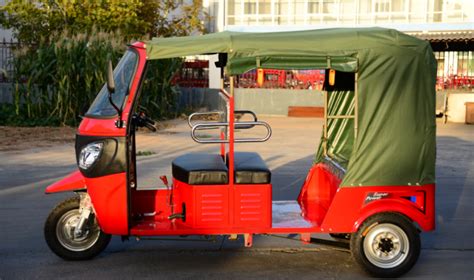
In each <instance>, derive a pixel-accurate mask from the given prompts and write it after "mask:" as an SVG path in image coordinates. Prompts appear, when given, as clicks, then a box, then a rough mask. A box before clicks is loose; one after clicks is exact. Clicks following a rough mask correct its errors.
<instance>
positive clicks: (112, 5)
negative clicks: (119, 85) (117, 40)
mask: <svg viewBox="0 0 474 280" xmlns="http://www.w3.org/2000/svg"><path fill="white" fill-rule="evenodd" d="M0 13H1V14H0V24H1V25H2V26H4V27H6V28H12V29H13V31H14V36H15V37H16V38H17V39H18V40H19V41H21V42H23V43H27V44H37V43H39V42H40V41H41V40H52V39H54V38H55V36H57V35H58V34H60V33H62V32H63V31H64V30H67V31H68V32H70V33H71V34H77V33H90V32H91V31H92V30H93V29H94V28H95V29H97V30H100V31H103V32H110V31H114V32H115V31H117V30H120V32H121V34H122V35H123V36H124V40H126V41H128V40H131V39H141V38H144V37H153V36H160V37H168V36H183V35H188V34H189V33H191V32H193V31H198V32H203V31H204V27H203V24H202V19H203V18H205V17H206V14H204V13H203V12H202V0H197V1H193V2H192V4H188V5H187V4H179V3H177V1H173V0H165V1H156V0H143V1H139V0H127V1H121V0H80V1H78V0H32V1H25V0H12V1H9V2H8V3H7V4H6V5H5V6H4V7H2V8H0Z"/></svg>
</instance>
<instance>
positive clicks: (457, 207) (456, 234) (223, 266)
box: [0, 117, 474, 280]
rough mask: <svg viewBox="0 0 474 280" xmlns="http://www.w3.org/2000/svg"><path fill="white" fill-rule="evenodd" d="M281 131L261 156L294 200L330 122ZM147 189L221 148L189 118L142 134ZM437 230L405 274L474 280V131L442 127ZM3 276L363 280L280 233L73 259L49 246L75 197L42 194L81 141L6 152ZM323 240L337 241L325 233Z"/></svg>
mask: <svg viewBox="0 0 474 280" xmlns="http://www.w3.org/2000/svg"><path fill="white" fill-rule="evenodd" d="M267 121H268V122H269V123H270V124H271V125H272V127H273V129H274V134H273V137H272V139H271V140H270V141H269V142H267V143H265V144H259V145H258V146H256V145H255V146H252V145H245V144H241V145H239V147H237V149H238V150H255V149H256V150H257V151H258V152H259V153H260V154H261V155H262V156H263V157H264V158H265V160H266V161H267V163H268V164H269V166H270V167H271V169H272V175H273V178H272V181H273V182H274V194H273V195H274V198H275V199H277V200H282V199H294V198H295V197H296V196H297V194H298V191H299V187H300V186H301V183H302V181H303V180H304V177H305V175H306V172H307V170H308V168H309V167H310V166H311V162H312V159H313V155H314V151H315V149H316V146H317V143H318V142H319V139H320V131H321V128H320V127H321V121H320V120H316V119H294V118H283V117H282V118H277V117H271V118H270V117H269V118H267ZM138 139H139V147H138V150H142V151H153V152H155V154H154V155H151V156H146V157H139V168H140V176H141V177H140V179H141V180H140V182H139V183H140V184H141V187H143V188H147V187H154V186H156V185H157V184H159V182H158V180H157V178H158V177H159V175H161V174H169V164H170V161H171V159H172V158H174V157H175V156H176V155H179V154H181V153H183V152H185V151H201V150H208V151H210V150H215V149H217V148H216V147H213V146H207V145H198V144H195V143H194V142H192V140H191V139H190V138H189V134H188V128H187V127H186V125H185V124H184V123H182V122H176V123H174V125H173V126H172V127H170V128H168V129H166V130H164V131H160V132H159V133H157V134H141V135H140V136H139V138H138ZM437 156H438V161H437V193H436V203H437V226H438V228H437V230H436V231H435V232H433V233H425V234H423V235H422V244H423V246H422V247H423V250H422V254H421V256H420V259H419V261H418V264H417V265H416V266H415V267H414V269H413V270H412V271H410V272H409V273H408V274H407V275H406V278H423V279H432V278H438V279H445V278H448V277H450V278H453V279H473V278H474V250H473V249H474V242H473V241H472V232H474V217H473V214H474V209H473V208H474V206H473V205H474V203H472V201H474V191H473V188H474V126H466V125H457V124H448V125H443V124H439V125H438V155H437ZM0 159H1V160H0V240H1V241H2V242H1V245H0V279H2V280H3V279H30V278H38V279H47V278H48V279H49V278H59V277H61V278H71V279H84V278H88V277H91V278H116V279H124V278H138V277H140V278H158V277H159V278H160V279H161V278H163V279H182V278H206V279H208V278H209V279H222V278H230V279H234V278H272V279H273V278H276V279H285V278H292V279H298V278H302V279H327V278H337V279H353V278H364V277H366V275H365V274H364V273H363V272H361V271H360V269H359V268H358V267H357V265H356V264H355V263H354V262H353V260H352V259H351V256H350V254H349V252H348V251H347V250H346V249H344V248H332V247H326V246H323V245H303V246H301V244H300V243H299V242H297V241H292V240H288V239H284V238H281V237H269V236H263V237H258V238H256V239H255V240H254V247H253V248H251V249H243V248H242V240H239V241H228V240H225V239H222V238H218V239H216V240H199V237H190V238H189V239H193V240H197V241H179V242H178V241H174V240H155V241H140V242H136V241H134V240H131V241H129V242H125V243H122V242H121V241H120V239H119V238H114V239H113V240H112V243H111V244H110V245H109V247H108V248H107V249H106V251H105V252H104V253H103V254H101V255H100V256H99V257H97V258H96V259H94V260H92V261H84V262H66V261H63V260H61V259H59V258H58V257H56V256H55V255H53V254H52V253H51V252H50V251H49V250H48V248H47V246H46V244H45V242H44V241H43V233H42V227H43V223H44V221H45V219H46V217H47V215H48V213H49V211H50V210H51V208H52V207H53V206H54V205H55V204H56V203H58V202H59V201H61V200H62V199H64V198H65V197H67V196H69V194H59V195H49V196H46V195H44V194H43V190H44V188H45V186H47V185H48V184H49V183H51V182H54V181H55V180H57V179H58V178H60V177H62V176H64V175H66V174H67V173H68V172H70V171H71V170H74V168H75V163H74V162H75V159H74V148H73V145H72V144H68V145H60V146H57V147H54V148H47V149H46V148H43V149H28V150H25V151H16V152H14V151H12V152H1V153H0ZM318 237H321V238H328V236H325V235H321V236H318Z"/></svg>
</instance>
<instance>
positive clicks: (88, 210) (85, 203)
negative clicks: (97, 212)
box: [74, 192, 94, 238]
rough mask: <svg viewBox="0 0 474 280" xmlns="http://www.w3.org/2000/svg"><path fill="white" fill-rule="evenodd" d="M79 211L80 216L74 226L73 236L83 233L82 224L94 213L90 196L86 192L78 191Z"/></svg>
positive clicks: (76, 236)
mask: <svg viewBox="0 0 474 280" xmlns="http://www.w3.org/2000/svg"><path fill="white" fill-rule="evenodd" d="M79 197H80V202H79V213H80V214H81V217H80V218H79V221H78V222H77V225H76V227H75V228H74V237H75V238H78V237H80V236H82V235H83V234H84V226H85V225H86V223H87V221H88V220H89V218H90V215H91V214H92V213H94V207H93V205H92V201H91V197H90V196H89V194H88V193H87V192H80V193H79Z"/></svg>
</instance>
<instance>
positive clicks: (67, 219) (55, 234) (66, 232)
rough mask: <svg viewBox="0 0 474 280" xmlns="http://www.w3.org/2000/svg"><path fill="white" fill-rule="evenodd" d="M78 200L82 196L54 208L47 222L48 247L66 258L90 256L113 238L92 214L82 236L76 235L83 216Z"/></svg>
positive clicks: (85, 257) (81, 258) (99, 250)
mask: <svg viewBox="0 0 474 280" xmlns="http://www.w3.org/2000/svg"><path fill="white" fill-rule="evenodd" d="M79 202H80V201H79V197H72V198H69V199H66V200H65V201H63V202H61V203H60V204H59V205H57V206H56V207H55V208H54V209H53V211H51V213H50V214H49V216H48V219H47V220H46V223H45V225H44V237H45V239H46V243H47V244H48V246H49V248H50V249H51V250H52V251H53V252H54V253H55V254H56V255H58V256H59V257H61V258H63V259H66V260H87V259H91V258H93V257H95V256H97V255H98V254H100V253H101V252H102V251H103V250H104V249H105V247H107V245H108V244H109V242H110V238H111V236H110V235H109V234H105V233H103V232H102V231H101V230H100V228H99V225H98V224H97V220H96V218H95V216H94V215H93V214H91V215H90V217H89V219H88V221H87V224H86V225H85V229H84V231H83V233H82V234H81V235H79V236H77V235H75V234H74V230H75V227H76V225H77V224H78V221H79V219H80V216H81V214H80V213H79Z"/></svg>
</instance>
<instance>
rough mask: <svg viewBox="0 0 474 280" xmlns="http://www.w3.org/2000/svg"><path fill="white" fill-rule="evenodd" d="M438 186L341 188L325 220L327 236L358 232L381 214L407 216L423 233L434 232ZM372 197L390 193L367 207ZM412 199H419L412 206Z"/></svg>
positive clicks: (324, 225)
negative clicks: (369, 218)
mask: <svg viewBox="0 0 474 280" xmlns="http://www.w3.org/2000/svg"><path fill="white" fill-rule="evenodd" d="M434 190H435V185H434V184H429V185H423V186H376V187H351V188H349V187H345V188H339V189H338V191H337V193H336V195H335V196H334V199H333V201H332V203H331V206H330V207H329V210H328V212H327V214H326V217H325V218H324V221H323V224H322V225H321V230H322V231H324V232H355V231H356V230H357V229H358V228H359V226H360V225H361V223H362V222H363V221H364V220H365V219H367V218H368V217H369V216H371V215H374V214H377V213H381V212H396V213H400V214H403V215H405V216H407V217H408V218H410V219H411V220H413V221H414V222H416V223H417V224H418V225H419V226H420V227H421V229H422V230H424V231H430V230H433V229H434V225H435V212H434ZM370 193H384V194H385V193H386V194H387V196H385V197H383V198H380V199H377V200H374V201H371V202H368V203H366V197H367V195H368V194H370ZM410 197H416V198H417V201H416V202H412V201H410V200H409V198H410Z"/></svg>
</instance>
